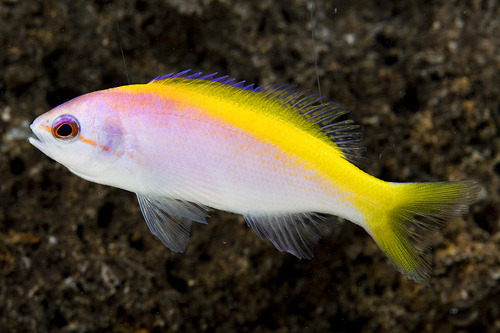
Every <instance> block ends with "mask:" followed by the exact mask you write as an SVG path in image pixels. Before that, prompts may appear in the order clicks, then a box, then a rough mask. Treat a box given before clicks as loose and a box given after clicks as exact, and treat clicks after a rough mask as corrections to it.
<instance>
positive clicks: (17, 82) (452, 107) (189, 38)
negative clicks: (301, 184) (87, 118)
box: [0, 0, 500, 332]
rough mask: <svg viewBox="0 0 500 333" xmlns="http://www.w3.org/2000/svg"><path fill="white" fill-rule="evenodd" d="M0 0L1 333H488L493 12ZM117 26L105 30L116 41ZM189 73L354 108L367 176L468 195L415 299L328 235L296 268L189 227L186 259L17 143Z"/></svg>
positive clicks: (495, 153) (498, 313) (495, 198)
mask: <svg viewBox="0 0 500 333" xmlns="http://www.w3.org/2000/svg"><path fill="white" fill-rule="evenodd" d="M315 3H316V8H315V11H314V14H313V25H312V26H313V31H314V35H315V49H316V53H317V63H318V65H317V68H316V66H315V61H314V52H313V43H312V39H311V12H310V11H309V10H308V2H307V1H303V0H293V1H289V0H286V1H285V0H282V1H271V0H258V1H241V0H240V1H233V0H187V1H186V0H169V1H162V2H160V1H145V0H143V1H141V0H137V1H116V2H111V1H86V0H74V1H55V0H46V1H18V0H5V1H2V2H0V21H1V22H2V24H0V41H1V44H0V45H1V51H0V151H1V155H0V170H1V172H0V327H1V328H2V331H5V332H90V331H92V332H93V331H115V332H163V331H165V332H184V331H188V332H189V331H191V332H192V331H208V332H231V331H235V332H249V331H274V332H303V331H311V332H320V331H332V332H351V331H364V332H374V331H380V332H382V331H384V332H403V331H406V332H457V331H489V332H494V331H499V330H500V319H499V318H500V305H499V304H500V283H499V280H500V248H499V247H500V222H499V219H500V199H499V195H500V139H499V129H500V76H499V73H500V47H499V46H500V38H499V37H498V36H500V9H499V6H498V5H497V2H496V1H494V0H484V1H481V0H478V1H459V0H455V1H421V0H417V1H415V0H413V1H409V0H408V1H397V2H396V1H344V2H340V1H335V2H334V1H326V0H325V1H319V0H316V1H315ZM117 27H118V28H119V32H118V31H117ZM120 43H121V47H122V48H123V54H124V57H125V60H126V63H127V67H128V75H129V77H130V82H132V83H144V82H147V81H149V80H150V79H151V78H153V77H155V76H157V75H160V74H166V73H169V72H171V71H178V70H183V69H186V68H192V69H194V70H201V71H204V72H215V71H218V72H220V73H225V74H229V75H231V76H234V77H237V78H239V79H245V80H247V82H255V83H258V84H261V85H270V84H276V83H289V84H295V85H298V86H299V87H301V88H304V89H312V90H313V91H317V82H316V74H318V75H319V81H320V83H321V94H322V95H324V96H327V98H328V99H330V100H335V101H336V102H338V103H340V104H341V105H343V106H344V107H346V108H347V109H349V110H351V111H352V113H351V115H350V117H351V118H353V119H355V120H356V121H357V122H359V123H360V124H361V125H362V126H363V130H364V133H365V137H366V138H365V140H364V144H365V145H366V147H367V148H368V152H367V157H368V163H367V164H366V166H365V167H364V169H365V170H366V171H368V172H369V173H371V174H373V175H375V176H377V177H381V178H383V179H385V180H389V181H440V180H462V179H477V180H478V181H479V182H480V184H481V187H482V190H481V193H480V198H479V201H478V202H477V203H476V204H475V205H474V206H472V207H471V209H470V211H469V213H468V214H466V215H465V216H463V218H456V219H454V220H452V221H449V223H448V224H446V225H445V226H444V227H443V228H442V230H441V232H440V233H439V234H437V235H436V236H435V237H433V239H432V247H433V259H434V264H433V267H434V269H433V278H432V281H431V286H430V287H423V286H420V285H416V284H414V283H413V282H411V281H409V280H408V279H406V278H405V277H404V276H402V275H400V274H399V273H398V272H397V271H396V270H395V269H394V268H393V267H392V266H391V265H390V264H389V263H388V261H387V260H386V259H385V258H384V256H383V254H382V252H381V251H380V250H379V249H378V248H377V247H376V245H375V244H374V242H373V241H372V239H371V238H370V237H369V236H368V235H367V234H366V233H365V232H364V231H363V230H362V229H360V228H359V227H356V226H355V225H353V224H351V223H341V224H340V226H339V227H338V228H336V229H335V230H334V231H333V232H332V234H331V235H330V236H328V237H326V238H325V239H323V240H322V241H321V242H320V243H319V244H318V246H317V247H316V250H315V254H316V257H315V259H313V260H311V261H300V260H297V259H296V258H294V257H293V256H291V255H288V254H282V253H280V252H278V251H277V250H276V249H274V247H273V246H272V245H271V244H270V243H269V242H268V241H260V240H259V239H258V237H257V236H256V235H255V234H254V232H253V231H252V230H250V229H249V228H248V227H247V226H246V225H245V223H244V221H243V219H242V218H241V217H240V216H235V215H231V214H227V213H223V212H216V213H213V214H212V218H211V219H210V223H209V225H194V227H193V231H192V238H191V241H190V243H189V245H188V249H187V251H186V252H185V253H184V254H177V253H173V252H171V251H169V250H168V249H167V248H165V247H164V246H163V245H162V243H161V242H160V241H159V240H158V239H156V238H155V237H154V236H152V235H151V233H150V232H149V230H148V228H147V226H146V224H145V222H144V220H143V218H142V216H141V213H140V210H139V207H138V205H137V203H136V199H135V196H134V195H133V194H131V193H127V192H124V191H120V190H117V189H113V188H109V187H105V186H101V185H96V184H92V183H89V182H87V181H85V180H82V179H80V178H78V177H76V176H74V175H72V174H71V173H70V172H69V171H67V170H66V169H65V168H64V167H62V166H60V165H58V164H56V163H55V162H53V161H52V160H50V159H49V158H48V157H46V156H45V155H43V154H42V153H41V152H39V151H37V150H36V149H35V148H34V147H32V146H31V145H30V144H29V143H28V141H27V137H28V135H29V132H30V131H29V127H28V126H29V124H30V123H31V121H32V120H33V119H34V118H35V117H36V116H38V115H40V114H42V113H44V112H46V111H48V110H49V109H50V108H52V107H55V106H56V105H58V104H60V103H62V102H64V101H66V100H68V99H70V98H73V97H76V96H78V95H81V94H84V93H87V92H90V91H94V90H99V89H104V88H109V87H113V86H118V85H123V84H127V76H126V72H125V69H124V65H123V60H122V55H121V51H120Z"/></svg>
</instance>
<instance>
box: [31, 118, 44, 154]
mask: <svg viewBox="0 0 500 333" xmlns="http://www.w3.org/2000/svg"><path fill="white" fill-rule="evenodd" d="M35 128H36V126H34V124H31V125H30V129H31V132H32V135H31V136H29V137H28V141H29V143H31V144H32V145H33V146H35V147H36V148H38V149H39V150H41V151H43V150H42V149H43V146H44V145H43V141H42V140H41V139H40V136H38V134H36V132H35Z"/></svg>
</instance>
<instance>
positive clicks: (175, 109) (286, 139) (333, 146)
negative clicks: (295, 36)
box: [29, 70, 478, 283]
mask: <svg viewBox="0 0 500 333" xmlns="http://www.w3.org/2000/svg"><path fill="white" fill-rule="evenodd" d="M216 74H217V73H214V74H210V75H204V76H203V74H201V73H195V74H190V73H189V70H187V71H183V72H179V73H171V74H168V75H166V76H162V77H158V78H156V79H154V80H152V81H151V82H149V83H148V84H137V85H127V86H122V87H117V88H113V89H108V90H102V91H97V92H93V93H89V94H86V95H83V96H80V97H77V98H75V99H72V100H70V101H68V102H66V103H64V104H62V105H60V106H58V107H56V108H54V109H52V110H51V111H49V112H47V113H45V114H43V115H41V116H39V117H38V118H36V119H35V121H34V122H33V124H32V125H31V129H32V131H33V133H34V135H35V136H36V138H35V137H32V138H30V139H29V140H30V142H31V144H33V145H34V146H35V147H36V148H38V149H39V150H41V151H42V152H43V153H45V154H46V155H48V156H49V157H51V158H52V159H54V160H56V161H57V162H59V163H61V164H63V165H64V166H66V167H67V168H68V169H69V170H70V171H71V172H73V173H74V174H76V175H78V176H80V177H82V178H84V179H86V180H89V181H93V182H96V183H100V184H105V185H110V186H114V187H118V188H121V189H124V190H127V191H130V192H134V193H136V194H137V198H138V201H139V205H140V207H141V210H142V213H143V215H144V218H145V220H146V222H147V224H148V226H149V229H150V230H151V232H152V233H153V234H154V235H156V236H157V237H158V238H160V240H161V241H162V242H163V243H164V244H165V245H166V246H168V247H169V248H170V249H172V250H173V251H177V252H183V251H184V249H185V248H186V245H187V242H188V239H189V235H190V229H191V222H192V221H195V222H200V223H206V218H207V216H208V215H207V212H208V211H209V210H210V209H220V210H224V211H228V212H233V213H237V214H242V215H243V216H244V218H245V220H246V222H247V223H248V225H249V226H250V227H252V228H253V229H254V231H255V232H256V233H257V235H258V236H259V237H260V238H261V239H262V238H264V237H265V238H268V239H269V240H270V241H271V242H272V243H273V244H274V246H275V247H276V248H277V249H278V250H280V251H284V252H289V253H292V254H294V255H295V256H297V257H299V258H312V257H313V252H312V250H313V246H314V245H315V244H316V243H317V242H318V241H319V239H320V237H321V236H322V235H324V234H325V232H326V231H327V230H328V229H329V225H331V224H332V222H331V219H329V218H327V216H328V215H336V216H339V217H342V218H344V219H347V220H349V221H352V222H354V223H356V224H358V225H359V226H361V227H362V228H364V229H365V230H366V231H367V232H368V233H369V234H370V235H371V236H372V237H373V239H374V240H375V242H376V243H377V244H378V246H379V247H380V248H381V249H382V251H383V252H384V253H385V254H386V255H387V257H388V258H389V259H390V261H391V262H392V263H393V264H394V266H395V267H396V268H397V269H399V270H400V271H401V272H402V273H403V274H405V275H407V276H408V277H409V278H410V279H412V280H414V281H416V282H418V283H428V280H429V277H430V262H429V253H428V251H427V248H426V242H425V240H426V235H427V234H428V232H429V231H431V230H435V229H436V227H437V226H438V225H439V224H440V223H442V222H444V221H445V220H447V219H450V218H452V217H454V216H459V215H461V214H463V213H464V212H465V211H466V210H467V208H468V206H469V205H470V204H471V203H472V202H473V201H474V199H475V197H476V194H477V188H478V187H477V185H476V184H475V183H474V182H472V181H461V182H439V183H391V182H385V181H382V180H380V179H377V178H375V177H373V176H370V175H369V174H367V173H365V172H363V171H362V170H360V169H359V168H358V167H357V166H356V165H355V163H353V162H355V160H356V156H357V155H358V154H357V151H358V150H360V147H359V145H358V143H359V140H360V139H361V134H360V133H358V132H356V131H354V130H355V129H357V128H358V126H357V125H356V124H354V123H353V122H352V121H350V120H342V121H341V120H339V117H340V116H341V115H344V114H345V113H347V111H345V110H344V109H342V108H340V107H338V106H337V105H336V104H334V103H328V102H322V100H321V98H320V97H319V96H318V95H311V94H308V93H307V92H304V91H300V90H297V89H295V88H294V87H292V86H287V85H283V86H273V87H270V88H262V87H255V86H254V85H245V82H244V81H241V82H236V81H235V80H234V79H227V76H223V77H217V76H216Z"/></svg>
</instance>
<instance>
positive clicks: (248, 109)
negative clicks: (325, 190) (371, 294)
mask: <svg viewBox="0 0 500 333" xmlns="http://www.w3.org/2000/svg"><path fill="white" fill-rule="evenodd" d="M188 82H189V83H188ZM121 88H122V89H124V90H126V91H128V92H131V93H138V94H141V93H155V94H158V95H162V96H165V98H168V99H170V100H174V101H176V102H177V103H180V104H190V105H192V106H193V107H196V108H198V109H200V110H203V112H205V113H206V114H207V115H208V116H210V117H213V118H218V119H220V120H222V121H223V122H224V123H227V124H229V125H231V126H234V127H235V128H239V129H241V130H243V131H244V132H247V133H249V134H250V135H253V136H254V137H256V138H258V139H260V140H262V141H264V142H268V143H271V144H273V145H275V146H276V147H279V148H280V149H282V150H283V151H285V152H287V153H289V154H292V155H294V156H297V157H299V158H301V159H303V160H305V161H307V162H309V164H306V165H305V166H306V167H310V168H313V169H316V170H315V171H317V172H320V173H322V174H324V175H326V176H327V177H328V178H330V179H331V181H332V183H333V185H335V186H336V187H337V188H339V189H341V190H343V191H345V192H347V193H350V194H352V195H353V197H359V199H358V200H356V201H357V202H354V204H355V205H356V207H358V205H359V208H360V209H362V208H365V209H370V207H371V205H366V203H367V202H366V201H367V200H368V202H370V203H371V202H379V199H380V198H381V196H383V195H384V192H385V190H384V191H381V190H382V188H381V186H383V187H384V188H385V187H388V185H389V184H388V183H385V182H383V181H381V180H379V179H377V178H375V177H372V176H370V175H368V174H366V173H365V172H363V171H361V170H360V169H358V168H357V167H356V166H355V165H353V164H352V163H350V162H349V161H347V160H346V159H345V158H344V157H343V154H342V152H341V150H340V149H339V148H338V147H337V146H336V145H335V144H334V143H333V142H331V141H330V140H329V138H328V137H327V136H326V135H324V134H323V133H322V132H321V130H320V129H319V127H318V126H317V125H314V124H312V123H310V122H308V121H307V120H305V119H304V118H303V117H302V116H301V115H300V114H298V113H296V112H293V111H290V110H287V109H286V107H285V106H283V105H281V104H280V102H279V101H275V100H273V99H270V98H265V94H266V93H256V92H250V91H243V90H240V89H238V88H233V87H231V86H227V85H221V84H219V83H216V82H209V81H188V80H179V81H177V82H175V83H174V82H173V80H172V81H170V82H168V83H167V82H165V83H162V82H161V81H160V82H158V83H156V82H153V83H150V84H147V85H132V86H124V87H121Z"/></svg>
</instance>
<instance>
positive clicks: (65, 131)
mask: <svg viewBox="0 0 500 333" xmlns="http://www.w3.org/2000/svg"><path fill="white" fill-rule="evenodd" d="M71 133H73V127H71V125H70V124H62V125H61V126H59V128H58V129H57V135H59V136H61V137H64V136H70V135H71Z"/></svg>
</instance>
